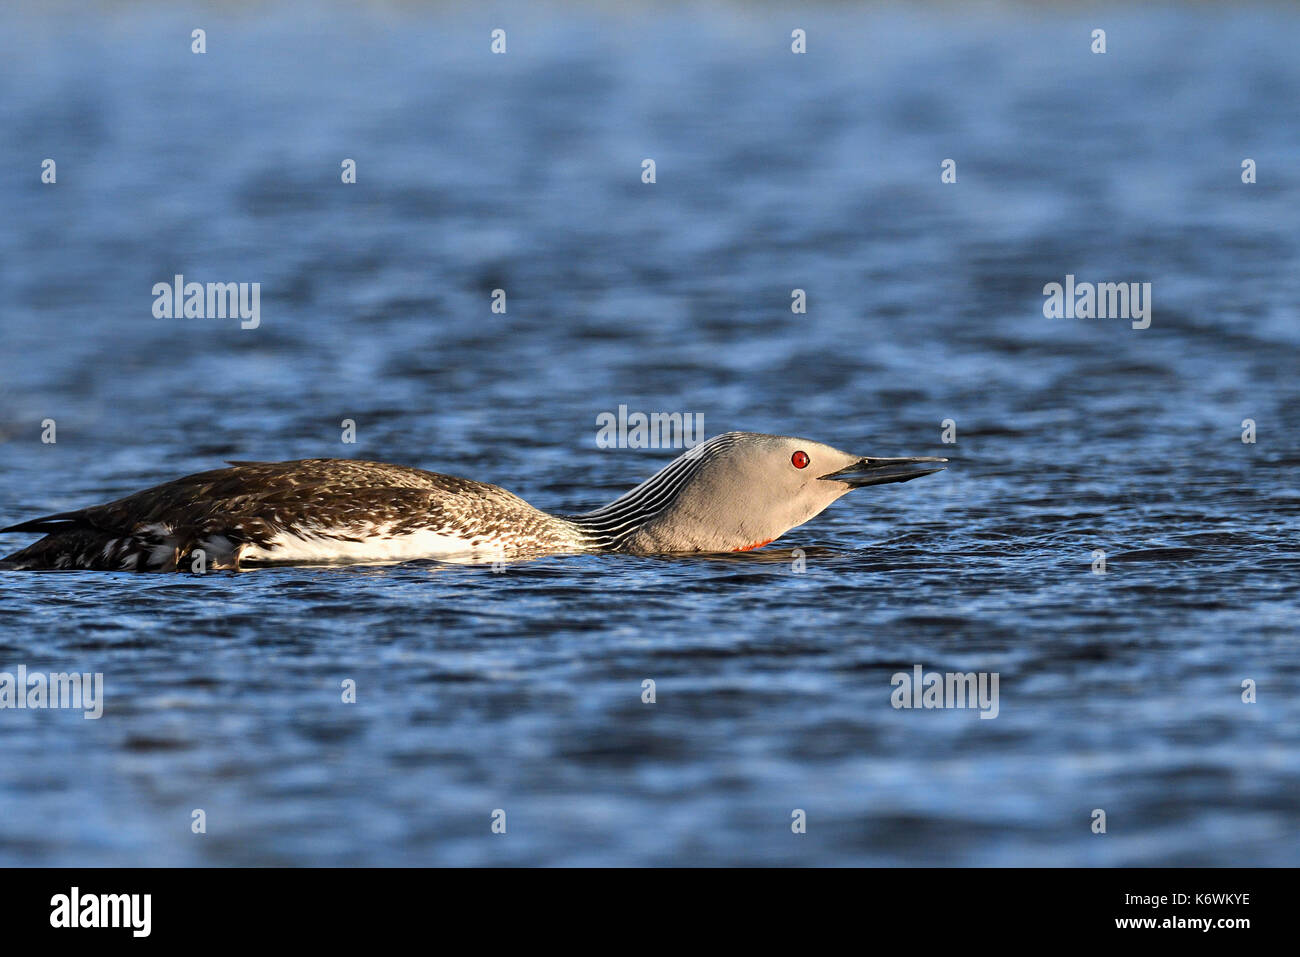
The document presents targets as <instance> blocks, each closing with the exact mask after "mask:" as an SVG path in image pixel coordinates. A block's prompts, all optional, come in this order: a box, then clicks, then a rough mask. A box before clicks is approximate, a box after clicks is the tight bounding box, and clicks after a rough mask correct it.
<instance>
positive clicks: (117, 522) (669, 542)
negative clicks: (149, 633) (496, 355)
mask: <svg viewBox="0 0 1300 957" xmlns="http://www.w3.org/2000/svg"><path fill="white" fill-rule="evenodd" d="M946 461H948V460H947V459H942V458H928V457H926V458H876V457H874V456H871V457H863V456H858V455H849V454H848V453H847V452H840V451H838V450H836V449H833V448H831V447H830V446H827V445H822V444H821V443H819V442H811V441H809V440H807V439H796V438H790V437H788V436H781V435H761V434H759V433H755V432H726V433H724V434H722V435H718V436H715V437H714V438H712V439H709V440H708V441H707V442H703V443H701V444H700V445H697V446H695V447H694V448H692V449H691V450H689V451H688V452H685V453H684V454H682V455H680V456H678V457H677V458H676V459H674V460H673V461H672V462H671V463H669V464H668V465H667V466H665V467H664V468H663V469H662V470H661V471H659V472H658V473H657V474H655V475H654V476H652V477H651V478H648V479H646V480H645V481H644V482H642V483H641V484H640V485H638V486H637V487H636V488H634V489H632V490H631V491H630V492H628V493H626V494H625V495H622V496H620V497H619V498H617V499H615V500H614V501H613V502H611V503H610V504H608V505H606V506H605V507H604V508H598V509H596V510H595V511H592V512H584V513H582V514H580V515H551V514H548V513H546V512H542V511H539V510H538V509H535V508H533V507H532V506H531V505H529V504H528V503H527V502H525V501H524V500H523V499H521V498H519V497H518V496H516V495H513V494H511V493H510V492H507V491H506V490H505V489H503V488H499V487H497V486H495V485H487V484H484V483H483V482H474V481H471V480H469V479H463V478H456V477H454V476H451V475H440V474H438V473H437V472H425V471H423V470H422V469H416V468H409V467H407V466H404V465H384V464H381V463H379V462H360V461H356V460H353V459H301V460H299V461H295V462H232V463H230V464H231V467H230V468H225V469H215V470H213V471H210V472H200V473H198V474H197V475H189V476H186V477H185V478H180V479H176V480H175V481H173V482H167V483H165V484H163V485H157V486H154V487H153V488H149V489H145V490H144V491H142V492H136V493H135V494H134V495H128V496H127V497H126V498H121V499H118V500H117V501H115V502H109V503H108V504H106V505H96V506H92V507H91V508H83V509H79V510H77V511H72V512H61V513H59V514H58V515H49V516H46V517H45V518H37V519H32V520H31V521H28V522H22V523H21V524H18V525H13V526H10V527H9V528H5V529H0V531H4V532H45V533H48V534H46V536H45V538H42V539H41V540H40V541H39V542H36V543H35V544H33V545H29V546H28V547H27V548H24V549H22V550H21V551H18V552H15V553H14V554H12V555H10V556H9V557H8V558H6V559H4V560H3V561H0V568H9V569H42V568H88V569H99V570H109V571H175V570H178V569H179V570H182V571H187V570H190V569H191V568H192V567H194V561H193V559H194V558H195V557H197V553H198V552H199V550H202V552H203V563H204V567H206V568H239V567H248V566H254V565H267V564H295V563H297V564H302V563H311V562H391V561H404V560H409V559H417V558H446V557H453V556H465V555H469V556H477V557H479V558H483V559H492V558H496V557H498V556H510V555H523V554H542V553H573V552H630V553H635V554H671V553H681V552H725V551H745V550H748V549H751V548H758V547H759V546H761V545H766V544H767V543H768V542H770V541H772V540H773V539H776V538H778V537H780V536H781V535H783V534H785V533H786V532H787V531H789V530H790V529H792V528H794V527H795V526H797V525H802V524H803V523H804V522H806V521H808V520H809V519H810V518H812V517H813V516H815V515H817V514H818V513H820V512H821V511H822V510H823V509H825V508H826V506H828V505H830V504H831V502H833V501H835V500H836V499H837V498H839V497H840V496H841V495H843V494H845V493H846V492H848V491H849V490H850V489H854V488H858V487H861V486H864V485H883V484H885V483H887V482H906V481H908V480H910V479H914V478H919V477H920V476H922V475H930V474H931V473H933V472H938V471H941V470H942V467H930V466H927V465H926V464H925V463H931V462H946ZM918 464H921V465H922V467H920V468H917V467H916V466H917V465H918Z"/></svg>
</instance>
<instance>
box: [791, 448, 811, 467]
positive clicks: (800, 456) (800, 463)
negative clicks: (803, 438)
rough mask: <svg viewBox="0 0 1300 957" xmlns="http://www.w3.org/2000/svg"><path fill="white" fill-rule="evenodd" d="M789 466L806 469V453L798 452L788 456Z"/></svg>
mask: <svg viewBox="0 0 1300 957" xmlns="http://www.w3.org/2000/svg"><path fill="white" fill-rule="evenodd" d="M790 464H791V465H793V466H794V467H795V468H797V469H806V468H807V467H808V453H807V452H803V451H799V452H796V453H794V455H792V456H790Z"/></svg>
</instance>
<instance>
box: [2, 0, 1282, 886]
mask: <svg viewBox="0 0 1300 957" xmlns="http://www.w3.org/2000/svg"><path fill="white" fill-rule="evenodd" d="M195 28H202V29H204V30H205V31H206V35H207V52H206V53H205V54H203V55H195V54H193V53H191V51H190V44H191V39H190V34H191V31H192V30H193V29H195ZM495 28H501V29H504V30H505V31H506V37H507V51H508V52H507V53H506V54H505V55H492V54H491V53H490V51H489V42H490V37H489V34H490V31H491V30H493V29H495ZM795 28H801V29H804V30H806V31H807V37H808V41H807V43H808V52H807V53H806V54H804V55H795V54H793V53H792V52H791V49H790V44H791V37H790V34H791V31H792V30H793V29H795ZM1097 28H1101V29H1105V30H1106V35H1107V52H1106V53H1105V54H1104V55H1103V54H1094V53H1092V52H1091V51H1090V45H1091V42H1092V41H1091V33H1092V31H1093V30H1094V29H1097ZM1298 43H1300V13H1298V12H1297V8H1296V7H1294V6H1290V5H1276V6H1274V5H1258V6H1255V5H1238V4H1231V5H1228V4H1224V5H1215V4H1206V5H1201V4H1195V5H1188V6H1150V7H1145V6H1144V7H1139V8H1137V9H1123V8H1120V7H1103V8H1099V9H1091V8H1089V7H1087V6H1084V5H1075V4H1064V5H1057V6H1051V7H1047V8H1042V7H1038V6H1034V5H1030V6H1004V5H990V6H983V5H981V6H975V7H967V6H965V5H951V6H949V5H933V6H931V5H920V6H915V5H902V4H900V5H881V6H875V5H871V6H865V7H858V6H855V5H834V4H828V5H820V6H800V7H798V8H796V9H793V10H788V9H784V8H780V7H777V6H766V5H757V6H755V5H746V4H734V5H731V4H728V5H721V4H717V5H704V6H672V7H670V8H667V9H660V8H658V7H655V6H650V5H644V6H643V5H639V4H638V5H631V6H628V7H622V6H618V5H582V4H572V5H562V6H541V7H539V6H535V5H529V6H527V7H525V6H522V5H520V6H517V7H512V6H485V7H480V6H463V7H462V6H455V5H441V4H421V3H409V4H396V3H395V4H391V5H389V4H372V5H366V6H363V7H357V8H354V7H345V6H337V7H334V6H325V7H319V6H315V5H312V6H308V5H302V6H298V5H294V4H273V5H271V6H260V5H259V6H253V5H248V6H243V5H233V6H225V5H221V6H192V5H189V4H184V3H182V4H162V3H157V4H155V3H129V4H122V5H119V4H105V5H102V6H100V5H89V6H86V5H76V6H72V5H63V4H58V3H55V4H46V5H35V4H32V5H16V6H15V5H6V6H5V8H4V9H3V12H0V57H2V58H3V62H4V64H5V67H4V69H3V71H0V131H2V132H3V135H2V136H0V212H2V213H3V215H0V304H2V305H0V335H2V336H3V347H2V352H0V486H2V488H3V495H0V524H9V523H12V522H16V521H19V520H22V519H25V518H29V517H32V516H34V515H38V514H44V513H47V512H52V511H57V510H61V509H65V508H71V507H77V506H82V505H86V504H90V503H94V502H99V501H105V500H107V499H109V498H112V497H115V496H118V495H120V494H125V493H127V492H129V491H133V490H135V489H138V488H141V487H144V486H147V485H150V484H154V483H156V482H159V481H163V480H166V479H169V478H173V477H176V476H178V475H182V474H186V473H189V472H194V471H199V470H202V469H205V468H211V467H216V466H217V465H219V464H220V463H221V461H222V460H223V459H227V458H233V459H287V458H297V457H304V456H330V455H333V456H348V457H361V458H372V459H379V460H387V461H394V462H402V463H408V464H412V465H417V466H421V467H425V468H430V469H434V470H438V471H446V472H451V473H453V474H460V475H465V476H469V477H473V478H477V479H480V480H484V481H491V482H496V483H498V484H501V485H504V486H506V487H507V488H509V489H511V490H512V491H515V492H517V493H519V494H521V495H523V496H524V497H525V498H527V499H528V500H529V501H531V502H533V503H534V504H536V505H538V506H539V507H543V508H552V509H562V508H577V507H581V506H591V505H595V504H599V503H602V502H604V501H606V500H608V499H610V498H612V497H613V496H614V495H615V494H617V493H618V492H620V491H622V490H624V489H626V488H627V487H629V486H631V485H632V484H634V483H635V482H637V481H639V480H640V479H642V478H644V477H645V476H647V475H649V474H650V473H651V472H653V471H654V470H655V469H657V468H658V467H659V466H660V465H662V464H663V463H664V462H665V461H667V459H668V458H670V457H671V455H672V454H673V453H671V452H664V451H648V450H602V449H599V448H597V446H596V441H595V435H596V429H595V423H596V416H597V415H598V414H600V413H601V412H606V411H614V410H616V409H617V407H618V406H619V405H620V404H625V405H627V406H628V407H629V408H630V409H631V410H634V411H635V410H640V411H646V412H650V411H663V412H674V411H680V412H692V413H702V414H703V415H704V420H705V425H706V430H707V431H708V432H709V433H710V434H714V433H717V432H720V431H725V430H727V429H751V430H756V431H767V432H778V433H788V434H794V435H803V436H808V437H811V438H814V439H817V440H820V441H824V442H828V443H830V444H833V445H836V446H839V447H841V448H846V449H850V450H855V451H859V452H864V453H868V452H869V453H872V454H881V455H907V454H911V455H926V454H946V455H949V456H950V457H952V458H953V459H954V462H953V465H952V467H951V468H950V469H949V471H947V472H944V473H942V474H940V475H936V476H933V477H930V478H927V479H923V480H921V481H917V482H913V483H909V484H907V485H898V486H889V487H885V488H880V489H867V490H864V491H861V492H857V493H854V494H853V495H851V496H849V497H848V498H846V499H844V500H843V501H841V502H840V503H838V504H837V505H835V506H833V507H832V508H831V509H830V510H829V511H827V512H826V513H824V514H823V515H822V516H821V517H819V518H818V519H816V520H815V521H814V522H813V523H811V524H810V525H808V526H805V527H804V528H800V529H796V530H794V531H793V532H791V533H790V534H788V535H787V536H786V537H785V538H783V539H781V540H780V541H779V542H778V543H776V545H774V546H770V547H769V548H768V549H765V550H763V551H759V552H754V553H748V554H745V555H743V556H737V557H736V558H734V559H733V560H717V559H704V558H701V559H680V560H671V561H666V560H657V559H649V558H622V557H619V558H596V557H583V558H571V557H566V558H554V559H547V560H542V561H535V562H530V563H526V564H521V565H513V566H510V567H509V568H508V569H507V571H506V572H504V573H502V574H494V573H493V572H492V571H491V570H490V569H489V568H486V567H464V566H448V565H439V564H435V563H416V564H411V565H403V566H390V567H381V568H324V567H313V568H296V569H293V568H290V569H270V570H260V571H256V572H251V573H245V574H214V575H210V576H207V577H203V578H197V577H188V576H136V575H130V574H102V573H82V572H78V573H67V574H15V573H8V574H3V575H0V669H3V670H10V671H12V670H13V669H14V668H15V667H16V666H17V665H18V664H25V665H26V666H27V667H28V668H29V669H31V670H47V671H59V670H76V671H101V672H103V673H104V675H105V684H106V696H107V702H106V710H105V714H104V716H103V718H102V719H101V720H99V721H85V720H83V719H82V717H81V715H80V714H79V713H68V712H57V711H3V712H0V862H3V863H6V864H41V865H51V864H61V865H70V864H72V865H75V864H91V865H107V864H139V865H164V864H183V865H188V864H345V863H355V864H367V865H376V864H425V863H428V864H493V863H500V864H979V865H1011V864H1048V865H1056V864H1062V865H1064V864H1083V865H1156V864H1211V865H1223V864H1256V863H1257V864H1270V865H1280V864H1290V865H1294V864H1296V863H1298V862H1300V854H1298V853H1297V833H1298V832H1300V808H1298V807H1297V794H1300V694H1298V692H1300V667H1298V666H1297V660H1296V639H1297V634H1298V629H1297V614H1296V610H1297V609H1296V590H1297V582H1298V581H1300V554H1298V551H1297V546H1296V530H1297V519H1298V517H1300V497H1298V495H1297V487H1296V467H1297V465H1300V442H1298V441H1297V438H1296V426H1295V421H1294V416H1295V409H1296V407H1297V399H1300V385H1298V383H1300V376H1298V375H1297V373H1300V323H1298V322H1297V308H1296V303H1297V301H1300V268H1298V267H1300V255H1298V252H1300V249H1298V240H1300V236H1298V234H1297V222H1300V217H1298V216H1297V209H1298V203H1297V201H1298V200H1300V185H1298V181H1297V173H1296V157H1297V156H1298V155H1300V122H1298V119H1300V118H1298V116H1297V111H1298V106H1300V58H1297V56H1296V49H1297V44H1298ZM47 157H49V158H53V159H55V160H56V162H57V183H56V184H54V185H44V184H42V183H41V181H40V172H41V161H42V160H43V159H45V158H47ZM345 158H351V159H354V160H355V161H356V163H357V182H356V184H355V185H343V184H342V183H341V182H340V164H341V162H342V161H343V160H344V159H345ZM646 158H652V159H654V160H655V162H656V164H657V182H656V183H655V184H653V185H646V184H643V183H642V182H641V163H642V160H643V159H646ZM948 158H951V159H954V160H955V161H956V163H957V182H956V183H955V184H943V183H941V182H940V171H941V170H940V164H941V162H942V161H943V160H945V159H948ZM1245 158H1251V159H1253V160H1255V162H1256V164H1257V166H1258V182H1257V183H1255V184H1253V185H1245V184H1243V183H1242V181H1241V163H1242V160H1243V159H1245ZM176 273H183V274H184V275H185V276H186V277H187V279H192V280H197V281H200V282H207V281H233V282H260V283H261V284H262V287H261V288H262V299H261V324H260V326H259V328H257V329H255V330H241V329H240V328H239V325H238V322H237V321H234V320H216V319H157V318H154V316H153V315H152V311H151V310H152V305H153V296H152V293H151V287H152V286H153V284H154V283H156V282H169V281H170V280H171V277H172V276H173V275H174V274H176ZM1067 273H1069V274H1074V275H1076V276H1078V278H1079V280H1080V281H1084V280H1088V281H1094V282H1097V281H1115V282H1119V281H1148V282H1151V283H1152V297H1153V301H1154V306H1153V314H1152V323H1151V327H1150V328H1149V329H1146V330H1134V329H1132V328H1130V326H1129V324H1128V323H1127V322H1124V321H1121V320H1110V319H1104V320H1103V319H1099V320H1067V319H1046V318H1044V316H1043V308H1042V307H1043V293H1042V290H1043V286H1044V284H1046V283H1049V282H1062V281H1063V280H1064V277H1065V275H1066V274H1067ZM496 288H503V289H505V290H506V291H507V295H508V311H507V313H506V314H505V315H494V314H492V313H491V312H490V309H489V304H490V300H489V297H490V294H491V291H492V290H493V289H496ZM795 288H801V289H804V290H806V292H807V297H808V312H807V314H806V315H798V314H794V313H792V311H791V308H790V303H791V290H792V289H795ZM47 418H52V419H54V420H55V421H56V423H57V439H58V441H57V443H56V444H53V445H50V444H43V443H42V442H41V441H40V436H41V424H40V423H41V421H42V420H43V419H47ZM345 418H350V419H353V420H355V422H356V423H357V443H356V444H355V445H344V444H342V443H341V441H340V435H341V429H340V423H341V422H342V420H343V419H345ZM949 418H950V419H952V420H954V421H955V423H956V432H957V442H956V443H955V444H944V443H943V442H941V426H940V423H941V422H942V421H943V420H944V419H949ZM1247 418H1249V419H1253V420H1254V421H1255V422H1256V423H1257V428H1258V441H1257V442H1256V443H1255V444H1245V443H1243V442H1242V441H1241V432H1242V421H1243V420H1244V419H1247ZM5 539H6V540H5V543H4V545H5V550H6V551H9V550H12V549H16V548H18V547H19V546H20V545H22V544H26V543H27V542H28V541H30V539H29V538H28V537H26V536H6V537H5ZM794 548H802V549H804V550H805V552H806V561H807V568H806V571H805V572H804V573H803V574H796V573H794V572H793V571H792V564H793V558H794V555H793V552H792V549H794ZM1094 549H1102V550H1104V551H1105V552H1106V553H1107V562H1108V565H1107V569H1108V570H1107V573H1106V574H1104V575H1098V574H1093V571H1092V553H1093V550H1094ZM914 664H922V665H923V666H924V667H925V668H926V669H927V670H936V671H991V672H998V673H999V674H1000V676H1001V706H1000V714H999V716H998V718H997V719H996V720H991V721H990V720H979V719H978V718H977V716H976V714H975V713H974V712H971V711H908V710H895V709H894V708H892V707H891V705H890V701H889V698H890V692H891V690H892V689H891V686H890V677H891V675H892V674H893V673H895V672H896V671H900V670H903V671H906V670H910V669H911V667H912V666H913V665H914ZM348 678H351V679H354V680H355V681H356V682H357V687H358V700H357V703H356V704H354V705H344V704H341V703H340V683H341V682H342V681H343V680H345V679H348ZM646 678H652V679H654V680H655V681H656V682H657V703H655V704H653V705H647V704H643V703H642V701H641V683H642V681H643V680H644V679H646ZM1246 679H1253V680H1254V681H1256V682H1257V683H1258V687H1259V700H1258V703H1256V704H1254V705H1247V704H1243V703H1242V702H1241V697H1240V696H1241V683H1242V681H1244V680H1246ZM195 808H202V809H203V810H204V811H205V812H206V814H207V833H206V834H204V835H194V834H192V833H191V829H190V823H191V812H192V810H193V809H195ZM496 808H502V809H505V810H506V812H507V815H508V833H507V834H506V835H505V836H494V835H492V834H491V833H490V830H489V825H490V823H491V818H490V815H491V813H492V811H493V809H496ZM795 808H801V809H804V810H805V811H806V812H807V815H808V822H809V823H808V830H807V834H805V835H801V836H796V835H794V834H792V833H791V828H790V822H791V811H792V810H793V809H795ZM1094 808H1102V809H1105V810H1106V812H1107V815H1108V832H1107V834H1105V835H1104V836H1098V835H1094V834H1092V833H1091V831H1090V828H1089V825H1090V823H1091V813H1092V811H1093V809H1094Z"/></svg>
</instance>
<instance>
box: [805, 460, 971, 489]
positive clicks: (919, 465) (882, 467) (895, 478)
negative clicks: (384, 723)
mask: <svg viewBox="0 0 1300 957" xmlns="http://www.w3.org/2000/svg"><path fill="white" fill-rule="evenodd" d="M947 461H948V460H947V459H940V458H935V457H933V456H917V457H914V458H901V459H882V458H878V457H876V456H867V457H864V458H861V459H858V461H856V462H854V463H853V464H852V465H850V466H849V467H848V468H843V469H840V470H839V471H838V472H831V473H829V474H827V475H822V476H819V478H822V479H824V480H826V481H828V482H844V483H846V484H848V485H851V486H853V487H854V488H861V487H862V486H864V485H886V484H888V483H889V482H910V481H911V480H912V479H914V478H920V477H921V476H922V475H933V474H934V473H935V472H942V471H943V468H944V467H943V466H942V465H940V466H938V467H931V466H929V465H928V464H927V463H930V462H947Z"/></svg>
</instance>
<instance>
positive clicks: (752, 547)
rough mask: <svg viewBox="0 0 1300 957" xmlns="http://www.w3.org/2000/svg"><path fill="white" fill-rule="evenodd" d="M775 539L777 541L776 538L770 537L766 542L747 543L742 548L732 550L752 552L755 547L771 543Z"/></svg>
mask: <svg viewBox="0 0 1300 957" xmlns="http://www.w3.org/2000/svg"><path fill="white" fill-rule="evenodd" d="M774 541H776V539H775V538H769V539H768V540H767V541H765V542H755V543H754V544H753V545H745V546H742V547H741V548H733V549H732V551H733V552H752V551H753V550H754V549H756V548H762V547H763V546H764V545H771V544H772V543H773V542H774Z"/></svg>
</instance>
